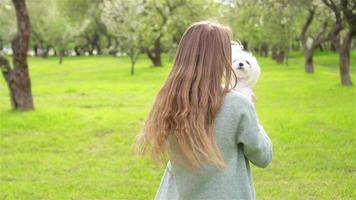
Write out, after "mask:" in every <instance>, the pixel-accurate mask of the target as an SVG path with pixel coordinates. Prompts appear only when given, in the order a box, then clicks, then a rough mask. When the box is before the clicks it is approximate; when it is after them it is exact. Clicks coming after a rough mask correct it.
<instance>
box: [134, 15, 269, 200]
mask: <svg viewBox="0 0 356 200" xmlns="http://www.w3.org/2000/svg"><path fill="white" fill-rule="evenodd" d="M231 37H232V36H231V31H230V30H229V28H228V27H225V26H222V25H220V24H216V23H212V22H198V23H194V24H192V25H191V26H190V27H189V28H188V29H187V30H186V31H185V33H184V34H183V36H182V39H181V41H180V43H179V46H178V48H177V52H176V56H175V60H174V64H173V67H172V70H171V72H170V74H169V76H168V78H167V80H166V82H165V84H164V85H163V87H162V88H161V90H160V91H159V93H158V95H157V97H156V100H155V102H154V104H153V107H152V109H151V111H150V113H149V115H148V117H147V119H146V121H145V124H144V127H143V131H142V134H141V135H140V136H139V137H138V143H137V144H138V150H139V151H140V152H141V153H143V152H145V151H150V153H151V155H152V158H153V159H154V160H155V161H162V160H165V158H166V156H168V158H169V162H168V164H167V167H166V169H165V172H164V174H163V177H162V180H161V184H160V187H159V188H158V191H157V194H156V197H155V199H156V200H200V199H201V200H225V199H226V200H234V199H242V200H247V199H255V191H254V186H253V182H252V177H251V171H250V166H249V162H251V163H253V164H254V165H256V166H258V167H266V166H267V165H268V164H269V163H270V162H271V160H272V144H271V141H270V139H269V138H268V136H267V135H266V134H265V132H264V130H263V128H262V126H261V125H259V122H258V118H257V116H256V113H255V110H254V107H253V106H252V104H250V103H249V102H248V99H247V98H245V97H243V96H242V95H241V94H239V93H237V92H234V91H232V90H231V89H232V88H233V87H235V86H236V84H237V83H236V75H235V74H234V72H233V69H232V67H231V39H232V38H231ZM231 83H233V84H231Z"/></svg>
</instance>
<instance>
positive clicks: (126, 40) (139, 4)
mask: <svg viewBox="0 0 356 200" xmlns="http://www.w3.org/2000/svg"><path fill="white" fill-rule="evenodd" d="M143 4H144V0H137V1H126V0H117V1H111V0H105V1H104V2H103V5H102V10H103V13H102V21H103V22H104V24H105V25H106V26H107V27H108V30H109V31H110V32H111V33H112V34H113V35H115V36H116V38H117V39H118V40H119V50H120V51H121V52H124V53H126V54H127V55H128V57H129V58H130V60H131V71H130V74H131V75H134V73H135V64H136V61H137V59H138V56H139V54H140V51H141V48H142V43H143V38H144V37H145V33H146V32H147V28H148V27H147V26H146V21H145V20H147V18H144V17H142V15H143V13H144V6H143Z"/></svg>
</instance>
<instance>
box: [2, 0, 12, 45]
mask: <svg viewBox="0 0 356 200" xmlns="http://www.w3.org/2000/svg"><path fill="white" fill-rule="evenodd" d="M15 22H16V21H15V12H14V8H13V6H12V4H11V2H10V1H9V0H0V50H1V47H3V46H5V45H9V43H10V41H11V40H12V38H13V37H14V36H15V34H16V23H15Z"/></svg>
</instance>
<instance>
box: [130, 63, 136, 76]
mask: <svg viewBox="0 0 356 200" xmlns="http://www.w3.org/2000/svg"><path fill="white" fill-rule="evenodd" d="M130 74H131V75H134V74H135V62H134V61H131V72H130Z"/></svg>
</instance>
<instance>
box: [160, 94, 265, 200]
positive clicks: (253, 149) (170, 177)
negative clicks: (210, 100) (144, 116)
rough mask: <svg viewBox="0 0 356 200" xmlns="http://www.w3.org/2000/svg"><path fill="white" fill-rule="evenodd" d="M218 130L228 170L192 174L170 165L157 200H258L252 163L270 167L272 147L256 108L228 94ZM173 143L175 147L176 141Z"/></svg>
mask: <svg viewBox="0 0 356 200" xmlns="http://www.w3.org/2000/svg"><path fill="white" fill-rule="evenodd" d="M215 127H216V128H215V136H216V141H217V144H218V146H219V148H220V149H221V152H222V154H223V157H224V160H225V162H226V168H225V169H223V170H221V169H219V168H216V167H215V166H208V165H207V166H204V167H203V168H202V169H201V170H199V171H197V172H191V171H189V170H186V169H185V168H182V167H180V166H179V165H175V164H172V163H171V162H169V163H168V165H167V167H166V170H165V172H164V176H163V178H162V181H161V185H160V187H159V190H158V192H157V194H156V199H157V200H174V199H180V200H195V199H196V200H199V199H201V200H209V199H211V200H225V199H226V200H233V199H244V200H246V199H255V192H254V186H253V181H252V176H251V172H250V166H249V160H250V161H251V162H252V163H254V164H255V165H256V166H258V167H266V166H267V165H268V163H270V162H271V159H272V144H271V141H270V139H269V138H268V137H267V135H266V134H265V133H264V130H263V128H262V127H261V126H260V125H259V124H258V121H257V116H256V114H255V111H254V108H253V106H252V105H251V104H250V102H249V101H248V100H247V99H246V98H245V97H244V96H242V95H241V94H238V93H236V92H233V91H231V92H229V93H227V95H226V96H225V98H224V102H223V104H222V106H221V109H220V111H219V113H218V115H217V117H216V121H215ZM170 143H171V145H172V146H175V141H174V140H173V139H172V140H170Z"/></svg>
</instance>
